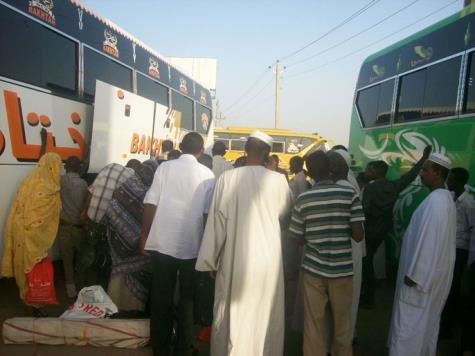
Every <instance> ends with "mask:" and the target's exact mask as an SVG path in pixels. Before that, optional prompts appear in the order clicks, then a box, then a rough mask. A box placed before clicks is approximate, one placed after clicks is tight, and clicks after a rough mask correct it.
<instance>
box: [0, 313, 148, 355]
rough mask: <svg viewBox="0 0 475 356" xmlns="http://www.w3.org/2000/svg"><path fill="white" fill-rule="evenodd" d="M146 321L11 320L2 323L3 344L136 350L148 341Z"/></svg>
mask: <svg viewBox="0 0 475 356" xmlns="http://www.w3.org/2000/svg"><path fill="white" fill-rule="evenodd" d="M149 328H150V326H149V320H148V319H89V320H64V319H57V318H12V319H8V320H6V321H5V322H4V323H3V341H4V343H5V344H46V345H63V344H65V345H74V346H84V345H91V346H112V347H119V348H137V347H142V346H145V345H146V344H147V343H148V341H149V338H150V329H149Z"/></svg>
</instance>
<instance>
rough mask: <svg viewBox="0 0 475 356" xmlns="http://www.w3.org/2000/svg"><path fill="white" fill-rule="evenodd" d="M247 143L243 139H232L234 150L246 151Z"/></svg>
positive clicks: (232, 148)
mask: <svg viewBox="0 0 475 356" xmlns="http://www.w3.org/2000/svg"><path fill="white" fill-rule="evenodd" d="M245 145H246V140H241V139H235V140H231V150H232V151H244V146H245Z"/></svg>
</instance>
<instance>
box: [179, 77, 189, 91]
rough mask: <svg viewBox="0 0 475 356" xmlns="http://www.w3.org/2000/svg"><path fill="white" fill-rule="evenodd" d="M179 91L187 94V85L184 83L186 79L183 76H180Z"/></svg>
mask: <svg viewBox="0 0 475 356" xmlns="http://www.w3.org/2000/svg"><path fill="white" fill-rule="evenodd" d="M180 91H181V92H182V93H185V94H188V87H187V85H186V80H185V79H183V78H180Z"/></svg>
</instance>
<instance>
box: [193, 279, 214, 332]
mask: <svg viewBox="0 0 475 356" xmlns="http://www.w3.org/2000/svg"><path fill="white" fill-rule="evenodd" d="M196 275H197V278H198V284H197V286H196V295H195V321H197V322H198V323H199V324H201V325H203V326H211V324H212V323H213V306H214V279H212V278H211V277H210V275H209V273H208V272H196Z"/></svg>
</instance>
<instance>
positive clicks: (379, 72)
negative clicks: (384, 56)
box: [373, 64, 384, 78]
mask: <svg viewBox="0 0 475 356" xmlns="http://www.w3.org/2000/svg"><path fill="white" fill-rule="evenodd" d="M373 72H375V73H376V75H377V76H378V78H382V77H384V67H383V66H378V65H377V64H373Z"/></svg>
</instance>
